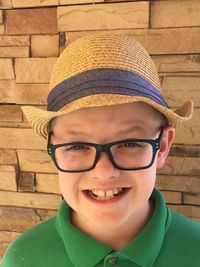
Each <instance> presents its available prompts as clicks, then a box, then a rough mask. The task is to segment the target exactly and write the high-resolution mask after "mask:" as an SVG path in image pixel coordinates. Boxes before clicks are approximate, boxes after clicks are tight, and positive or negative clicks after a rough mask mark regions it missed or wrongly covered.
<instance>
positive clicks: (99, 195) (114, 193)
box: [84, 187, 130, 200]
mask: <svg viewBox="0 0 200 267" xmlns="http://www.w3.org/2000/svg"><path fill="white" fill-rule="evenodd" d="M129 189H130V188H127V187H126V188H122V187H120V188H116V189H114V190H106V191H104V190H97V189H94V190H84V192H85V193H86V194H87V195H88V196H89V197H91V198H93V199H96V200H110V199H113V198H116V197H118V196H120V195H122V194H124V193H125V192H127V191H128V190H129Z"/></svg>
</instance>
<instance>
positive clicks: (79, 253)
mask: <svg viewBox="0 0 200 267" xmlns="http://www.w3.org/2000/svg"><path fill="white" fill-rule="evenodd" d="M151 198H152V200H153V201H154V202H155V209H154V212H153V215H152V217H151V219H150V221H149V222H148V224H147V225H146V226H145V228H144V229H143V230H142V231H141V232H140V233H139V234H138V236H137V237H136V238H135V239H134V240H132V241H130V242H129V243H128V244H127V245H126V246H125V247H123V248H122V249H120V250H118V251H117V254H118V255H119V257H120V256H121V257H122V258H124V257H125V258H127V259H129V260H130V261H133V262H135V263H137V264H138V265H139V266H142V267H148V266H152V263H153V262H154V261H155V259H156V258H157V256H158V254H159V251H160V249H161V246H162V243H163V239H164V236H165V233H166V232H167V230H168V227H169V224H170V221H171V212H170V210H169V209H168V207H167V206H166V204H165V201H164V199H163V196H162V194H161V192H160V191H159V190H157V189H154V190H153V193H152V195H151ZM56 229H57V231H58V233H59V235H60V237H61V239H62V240H63V242H64V246H65V249H66V251H67V254H68V256H69V258H70V260H71V262H72V263H73V264H74V265H75V266H78V267H81V266H82V264H83V262H84V265H85V266H88V267H93V266H95V265H96V264H97V263H98V262H100V261H101V260H103V259H104V257H105V256H106V255H108V254H109V253H111V252H112V251H113V249H112V248H110V247H108V246H106V245H104V244H102V243H100V242H98V241H96V240H94V239H93V238H92V237H90V236H89V235H87V234H85V233H84V232H82V231H81V230H79V229H78V228H76V227H74V226H73V225H72V224H71V222H70V207H69V206H68V205H67V203H66V202H65V201H64V200H63V201H62V203H61V206H60V208H59V210H58V214H57V218H56Z"/></svg>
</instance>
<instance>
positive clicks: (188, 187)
mask: <svg viewBox="0 0 200 267" xmlns="http://www.w3.org/2000/svg"><path fill="white" fill-rule="evenodd" d="M156 187H157V188H159V189H160V190H171V191H180V192H194V193H195V192H196V193H199V188H200V179H199V176H186V175H180V176H179V175H157V178H156Z"/></svg>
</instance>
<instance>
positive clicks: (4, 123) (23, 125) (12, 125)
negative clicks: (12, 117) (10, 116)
mask: <svg viewBox="0 0 200 267" xmlns="http://www.w3.org/2000/svg"><path fill="white" fill-rule="evenodd" d="M0 127H1V128H23V129H24V128H30V129H31V126H30V125H29V124H28V122H12V121H9V122H7V121H0Z"/></svg>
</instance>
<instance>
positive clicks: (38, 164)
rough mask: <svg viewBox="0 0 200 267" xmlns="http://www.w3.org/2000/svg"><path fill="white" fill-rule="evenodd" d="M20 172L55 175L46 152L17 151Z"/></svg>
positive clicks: (55, 171)
mask: <svg viewBox="0 0 200 267" xmlns="http://www.w3.org/2000/svg"><path fill="white" fill-rule="evenodd" d="M17 154H18V159H19V166H20V170H21V171H24V172H39V173H57V170H56V167H55V166H54V164H53V162H52V159H51V158H50V156H49V155H48V154H47V151H40V150H17Z"/></svg>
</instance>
